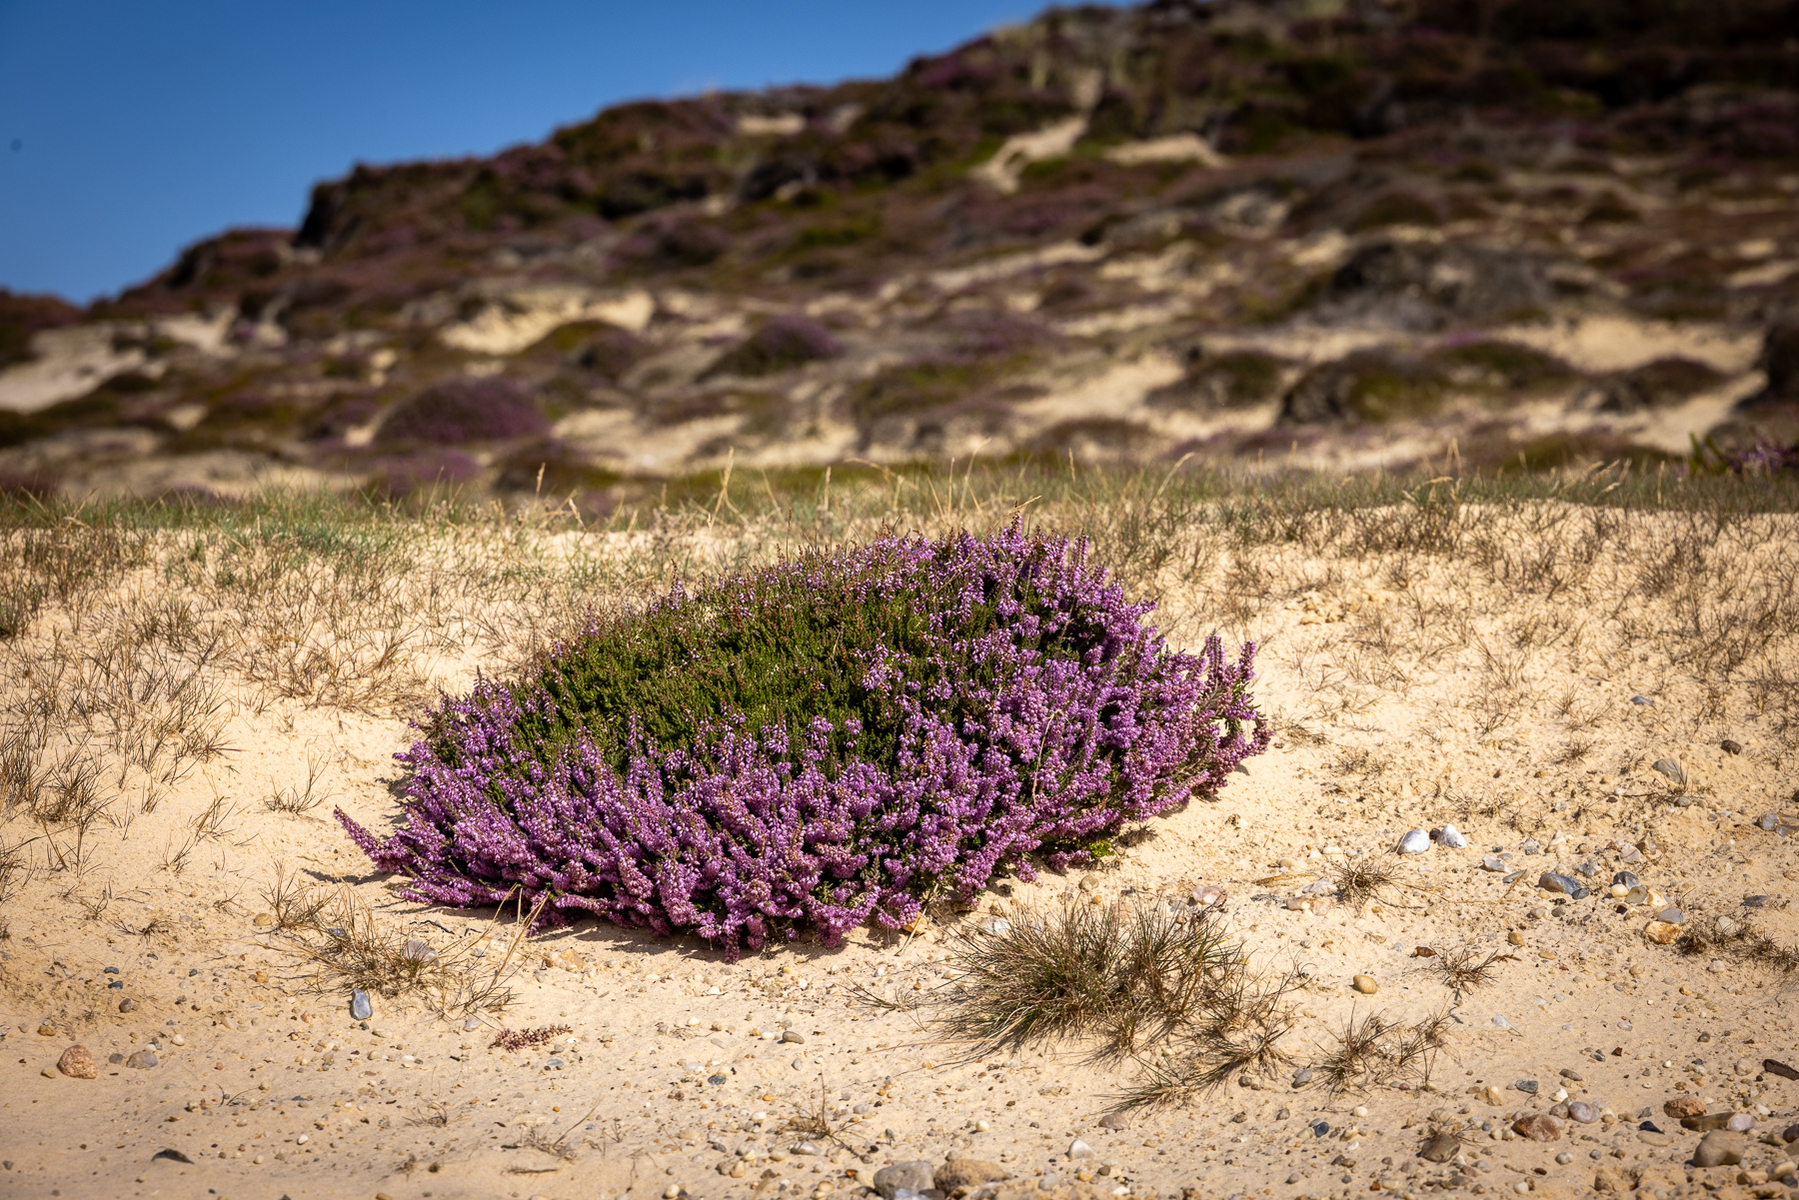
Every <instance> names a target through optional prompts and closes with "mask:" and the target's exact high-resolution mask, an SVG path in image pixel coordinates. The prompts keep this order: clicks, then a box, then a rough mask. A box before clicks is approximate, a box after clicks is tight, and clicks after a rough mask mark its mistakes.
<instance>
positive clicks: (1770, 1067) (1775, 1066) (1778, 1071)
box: [1762, 1058, 1799, 1079]
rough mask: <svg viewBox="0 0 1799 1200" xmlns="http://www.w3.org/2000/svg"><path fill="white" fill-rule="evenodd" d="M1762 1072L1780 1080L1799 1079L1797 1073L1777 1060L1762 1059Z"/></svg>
mask: <svg viewBox="0 0 1799 1200" xmlns="http://www.w3.org/2000/svg"><path fill="white" fill-rule="evenodd" d="M1762 1070H1764V1071H1766V1072H1767V1073H1768V1074H1770V1075H1778V1076H1780V1077H1781V1078H1782V1079H1799V1071H1795V1070H1794V1069H1793V1068H1792V1067H1789V1066H1788V1065H1787V1064H1786V1063H1783V1062H1781V1061H1780V1060H1779V1059H1778V1058H1764V1059H1762Z"/></svg>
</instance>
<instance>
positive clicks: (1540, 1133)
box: [1512, 1113, 1562, 1142]
mask: <svg viewBox="0 0 1799 1200" xmlns="http://www.w3.org/2000/svg"><path fill="white" fill-rule="evenodd" d="M1512 1132H1513V1133H1515V1134H1517V1135H1518V1136H1519V1137H1522V1138H1529V1139H1530V1140H1531V1141H1533V1142H1558V1141H1560V1140H1561V1138H1562V1123H1561V1122H1560V1121H1558V1120H1557V1119H1556V1118H1554V1117H1552V1116H1550V1115H1549V1114H1548V1113H1532V1114H1530V1115H1529V1116H1525V1117H1519V1118H1518V1119H1517V1120H1516V1121H1513V1122H1512Z"/></svg>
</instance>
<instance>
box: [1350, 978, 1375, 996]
mask: <svg viewBox="0 0 1799 1200" xmlns="http://www.w3.org/2000/svg"><path fill="white" fill-rule="evenodd" d="M1355 990H1356V991H1358V992H1360V993H1362V995H1364V996H1372V995H1374V993H1376V992H1378V991H1380V984H1378V983H1376V982H1375V981H1374V976H1372V975H1357V976H1356V977H1355Z"/></svg>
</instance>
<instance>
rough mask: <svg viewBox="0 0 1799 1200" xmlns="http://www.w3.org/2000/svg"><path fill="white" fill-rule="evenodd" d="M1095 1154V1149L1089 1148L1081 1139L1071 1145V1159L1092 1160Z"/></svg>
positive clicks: (1069, 1148) (1069, 1155)
mask: <svg viewBox="0 0 1799 1200" xmlns="http://www.w3.org/2000/svg"><path fill="white" fill-rule="evenodd" d="M1093 1153H1094V1151H1093V1147H1092V1146H1089V1145H1088V1144H1087V1143H1086V1142H1083V1141H1082V1140H1081V1139H1080V1138H1076V1139H1074V1141H1073V1142H1071V1143H1069V1146H1068V1157H1069V1158H1092V1157H1093Z"/></svg>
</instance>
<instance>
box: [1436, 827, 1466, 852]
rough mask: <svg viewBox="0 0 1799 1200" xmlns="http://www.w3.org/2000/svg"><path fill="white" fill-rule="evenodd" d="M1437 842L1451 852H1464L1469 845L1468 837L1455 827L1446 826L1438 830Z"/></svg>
mask: <svg viewBox="0 0 1799 1200" xmlns="http://www.w3.org/2000/svg"><path fill="white" fill-rule="evenodd" d="M1437 842H1438V844H1439V845H1442V846H1446V847H1448V848H1449V849H1451V850H1462V849H1465V848H1466V847H1467V845H1468V838H1467V835H1466V834H1464V833H1463V832H1462V831H1461V830H1459V829H1457V828H1456V827H1455V826H1454V825H1445V826H1443V828H1441V829H1439V830H1437Z"/></svg>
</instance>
